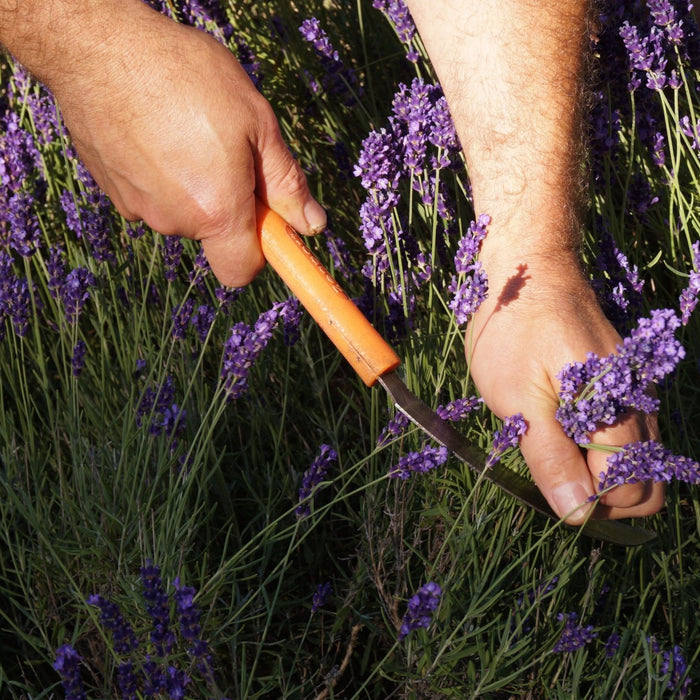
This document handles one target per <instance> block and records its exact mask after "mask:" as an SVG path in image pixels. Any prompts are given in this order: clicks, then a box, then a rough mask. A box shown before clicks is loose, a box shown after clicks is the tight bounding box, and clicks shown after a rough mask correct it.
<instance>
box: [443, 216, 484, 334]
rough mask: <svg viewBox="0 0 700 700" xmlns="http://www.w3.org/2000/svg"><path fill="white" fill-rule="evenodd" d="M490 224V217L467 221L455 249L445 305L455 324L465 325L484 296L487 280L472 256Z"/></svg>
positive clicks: (476, 252) (475, 255)
mask: <svg viewBox="0 0 700 700" xmlns="http://www.w3.org/2000/svg"><path fill="white" fill-rule="evenodd" d="M490 223H491V217H490V216H489V215H488V214H481V215H480V216H479V217H478V218H477V220H476V221H472V222H471V224H470V226H469V232H468V233H467V235H465V236H464V237H463V238H462V239H461V240H460V242H459V244H458V247H457V253H456V255H455V258H454V263H455V270H456V272H457V276H454V275H453V277H452V281H451V282H450V285H449V286H448V288H447V289H448V291H449V292H450V293H451V294H452V295H453V297H452V299H451V300H450V302H449V304H448V306H449V308H450V310H451V311H452V312H453V313H454V315H455V319H456V320H457V323H458V324H459V325H462V324H464V323H466V322H467V321H468V320H469V317H470V316H472V314H474V312H475V311H476V310H477V309H478V308H479V306H481V304H482V303H483V301H484V300H485V299H486V297H487V296H488V279H487V277H486V273H485V272H484V270H483V268H482V266H481V263H480V262H479V261H478V260H476V257H477V255H478V254H479V247H480V245H481V241H482V240H483V239H484V237H485V236H486V233H487V227H488V225H489V224H490Z"/></svg>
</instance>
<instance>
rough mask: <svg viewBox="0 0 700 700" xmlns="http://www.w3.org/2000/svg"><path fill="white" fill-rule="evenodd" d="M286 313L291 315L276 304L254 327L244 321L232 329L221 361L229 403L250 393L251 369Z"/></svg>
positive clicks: (261, 316)
mask: <svg viewBox="0 0 700 700" xmlns="http://www.w3.org/2000/svg"><path fill="white" fill-rule="evenodd" d="M283 312H284V313H291V312H290V311H285V310H284V307H283V305H280V304H276V305H275V306H273V308H272V309H270V310H269V311H264V312H263V313H261V314H260V316H259V317H258V320H257V321H256V322H255V325H254V326H253V328H251V327H250V326H248V325H247V324H245V323H242V322H241V323H237V324H235V325H234V326H233V327H232V328H231V332H230V335H229V337H228V340H227V341H226V343H225V344H224V349H223V357H222V362H221V380H222V382H223V386H224V390H225V391H226V396H227V398H228V399H229V400H233V399H237V398H239V397H240V396H242V395H243V394H244V393H245V392H246V391H247V390H248V374H249V372H250V368H251V367H252V366H253V365H254V364H255V362H256V360H257V359H258V357H259V356H260V354H261V353H262V351H263V350H264V349H265V347H266V346H267V344H268V342H269V341H270V338H271V337H272V331H273V329H274V327H275V326H276V325H277V322H278V318H279V317H280V315H281V314H282V313H283Z"/></svg>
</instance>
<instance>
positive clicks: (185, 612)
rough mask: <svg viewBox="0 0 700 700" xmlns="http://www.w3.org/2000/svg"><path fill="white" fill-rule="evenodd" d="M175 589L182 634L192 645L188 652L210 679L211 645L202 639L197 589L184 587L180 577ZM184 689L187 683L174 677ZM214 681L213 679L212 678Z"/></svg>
mask: <svg viewBox="0 0 700 700" xmlns="http://www.w3.org/2000/svg"><path fill="white" fill-rule="evenodd" d="M173 586H174V587H175V594H174V597H175V605H176V609H177V614H178V619H179V623H180V634H181V635H182V638H183V639H185V640H187V641H188V642H189V644H190V646H189V648H188V652H189V653H190V655H191V656H192V657H193V658H194V660H195V661H197V662H198V667H199V670H200V672H201V673H202V674H203V675H205V676H208V677H210V678H212V677H213V670H212V657H211V652H210V651H209V645H208V644H207V642H206V641H205V640H204V639H202V625H201V623H200V620H201V617H202V611H201V610H200V609H199V608H198V607H197V605H195V603H194V596H195V594H196V591H195V589H194V588H193V587H192V586H183V585H182V584H181V583H180V579H179V577H178V578H176V579H175V580H174V581H173ZM174 678H175V679H176V680H178V682H180V683H181V684H182V685H183V687H184V685H185V684H186V682H187V681H185V682H182V681H183V680H184V679H183V678H182V677H180V676H174ZM212 679H213V678H212Z"/></svg>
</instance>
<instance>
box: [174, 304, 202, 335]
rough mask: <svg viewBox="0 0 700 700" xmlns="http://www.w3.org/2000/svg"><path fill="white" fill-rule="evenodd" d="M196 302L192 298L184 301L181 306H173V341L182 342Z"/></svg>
mask: <svg viewBox="0 0 700 700" xmlns="http://www.w3.org/2000/svg"><path fill="white" fill-rule="evenodd" d="M196 303H197V302H196V301H195V300H194V299H193V298H192V297H190V298H188V299H185V301H183V302H182V304H179V305H178V306H175V307H174V308H173V310H172V313H171V318H172V322H173V332H172V338H173V340H183V339H184V337H185V333H186V332H187V327H188V326H189V325H190V323H191V321H192V315H193V314H194V307H195V304H196Z"/></svg>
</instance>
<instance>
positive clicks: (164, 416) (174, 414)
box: [136, 376, 187, 451]
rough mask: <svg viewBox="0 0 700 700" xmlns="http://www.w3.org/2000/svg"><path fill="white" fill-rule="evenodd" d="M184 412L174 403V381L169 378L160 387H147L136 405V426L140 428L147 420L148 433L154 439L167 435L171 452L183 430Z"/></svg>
mask: <svg viewBox="0 0 700 700" xmlns="http://www.w3.org/2000/svg"><path fill="white" fill-rule="evenodd" d="M186 415H187V414H186V412H185V409H184V408H180V407H179V406H178V405H177V403H175V381H174V380H173V378H172V377H171V376H168V377H166V378H165V380H164V381H163V383H162V384H161V385H157V386H155V387H153V386H147V387H146V388H145V389H144V390H143V392H142V394H141V397H140V398H139V402H138V404H137V405H136V425H137V426H138V427H141V425H142V423H143V421H144V418H148V419H149V427H148V431H149V433H150V434H151V435H153V436H154V437H157V436H159V435H167V436H169V437H170V438H171V439H172V442H171V451H174V450H175V448H176V446H177V437H178V436H179V435H180V433H181V432H182V431H183V430H184V428H185V418H186Z"/></svg>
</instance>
